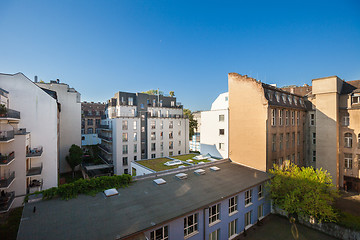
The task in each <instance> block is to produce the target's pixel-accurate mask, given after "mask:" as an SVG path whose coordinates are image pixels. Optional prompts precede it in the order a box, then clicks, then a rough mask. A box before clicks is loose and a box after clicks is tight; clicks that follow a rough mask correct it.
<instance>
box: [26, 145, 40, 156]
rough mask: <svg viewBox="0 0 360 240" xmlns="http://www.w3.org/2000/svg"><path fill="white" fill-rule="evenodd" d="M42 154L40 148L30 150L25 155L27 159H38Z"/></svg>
mask: <svg viewBox="0 0 360 240" xmlns="http://www.w3.org/2000/svg"><path fill="white" fill-rule="evenodd" d="M42 153H43V148H42V147H37V148H30V149H29V150H28V151H27V153H26V157H28V158H34V157H40V156H41V154H42Z"/></svg>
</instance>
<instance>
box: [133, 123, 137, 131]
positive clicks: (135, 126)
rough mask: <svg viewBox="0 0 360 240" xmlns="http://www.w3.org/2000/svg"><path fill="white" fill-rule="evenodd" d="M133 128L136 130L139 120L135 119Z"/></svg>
mask: <svg viewBox="0 0 360 240" xmlns="http://www.w3.org/2000/svg"><path fill="white" fill-rule="evenodd" d="M133 128H134V130H136V129H137V122H136V121H134V123H133Z"/></svg>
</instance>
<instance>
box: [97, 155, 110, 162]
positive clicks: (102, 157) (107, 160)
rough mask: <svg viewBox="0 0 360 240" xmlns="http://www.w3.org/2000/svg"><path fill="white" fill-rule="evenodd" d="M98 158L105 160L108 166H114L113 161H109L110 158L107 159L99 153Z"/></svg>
mask: <svg viewBox="0 0 360 240" xmlns="http://www.w3.org/2000/svg"><path fill="white" fill-rule="evenodd" d="M98 156H99V157H100V158H101V160H103V161H104V162H105V163H107V164H112V160H111V159H109V158H108V157H105V155H103V154H101V153H99V154H98Z"/></svg>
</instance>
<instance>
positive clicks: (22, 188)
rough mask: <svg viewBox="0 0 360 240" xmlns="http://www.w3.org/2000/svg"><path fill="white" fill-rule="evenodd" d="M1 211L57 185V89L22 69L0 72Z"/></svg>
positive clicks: (58, 107) (58, 106)
mask: <svg viewBox="0 0 360 240" xmlns="http://www.w3.org/2000/svg"><path fill="white" fill-rule="evenodd" d="M0 86H1V89H0V102H1V104H2V105H1V111H0V112H1V113H0V191H1V192H2V194H1V197H0V213H3V212H7V211H8V210H9V209H10V208H12V207H18V206H21V205H22V204H23V201H24V197H25V195H26V194H28V193H32V192H35V191H39V190H42V189H47V188H51V187H55V186H57V181H58V124H59V113H60V112H59V111H60V105H59V104H58V102H57V99H56V93H55V92H52V91H44V90H42V89H41V88H39V87H38V86H36V85H35V84H34V83H33V82H32V81H31V80H29V79H28V78H27V77H26V76H24V75H23V74H22V73H17V74H0Z"/></svg>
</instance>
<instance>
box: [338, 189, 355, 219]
mask: <svg viewBox="0 0 360 240" xmlns="http://www.w3.org/2000/svg"><path fill="white" fill-rule="evenodd" d="M340 194H341V197H340V198H339V199H337V200H336V201H335V207H336V208H338V209H340V210H342V211H344V212H348V213H351V214H352V215H355V216H358V217H360V194H359V193H353V192H344V191H342V192H340Z"/></svg>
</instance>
